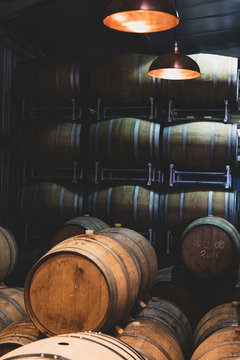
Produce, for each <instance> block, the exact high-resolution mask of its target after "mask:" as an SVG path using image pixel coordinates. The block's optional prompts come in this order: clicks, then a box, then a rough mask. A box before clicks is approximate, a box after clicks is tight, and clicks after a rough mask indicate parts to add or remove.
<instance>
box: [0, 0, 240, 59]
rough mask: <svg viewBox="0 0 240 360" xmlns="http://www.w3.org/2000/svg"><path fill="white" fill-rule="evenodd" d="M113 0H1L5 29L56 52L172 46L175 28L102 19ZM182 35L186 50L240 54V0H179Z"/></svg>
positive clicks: (153, 50)
mask: <svg viewBox="0 0 240 360" xmlns="http://www.w3.org/2000/svg"><path fill="white" fill-rule="evenodd" d="M109 3H110V0H0V29H1V30H2V31H4V32H5V33H7V34H9V36H12V37H15V38H17V39H18V40H19V41H24V42H27V43H29V44H31V45H32V47H33V48H34V49H37V50H38V49H40V50H41V52H43V53H47V54H52V53H58V54H65V55H66V54H68V55H85V56H87V57H88V58H89V59H92V60H93V61H94V60H96V59H99V58H100V57H103V56H105V55H108V54H112V53H121V52H125V53H126V52H140V53H149V54H162V53H165V52H167V51H169V50H170V49H171V47H172V46H173V42H174V30H173V29H172V30H167V31H163V32H158V33H151V34H131V33H122V32H118V31H115V30H111V29H108V28H106V27H105V26H104V25H103V24H102V18H103V14H104V11H105V9H106V7H107V6H108V4H109ZM177 10H178V12H179V15H180V24H179V25H178V27H177V28H176V37H177V39H178V42H179V45H180V49H181V50H182V51H183V52H185V53H186V54H191V53H198V52H205V53H214V54H219V55H227V56H235V57H240V0H214V1H211V0H177Z"/></svg>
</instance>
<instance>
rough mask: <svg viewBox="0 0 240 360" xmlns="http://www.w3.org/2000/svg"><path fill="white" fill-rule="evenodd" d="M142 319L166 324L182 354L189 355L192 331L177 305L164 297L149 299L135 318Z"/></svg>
mask: <svg viewBox="0 0 240 360" xmlns="http://www.w3.org/2000/svg"><path fill="white" fill-rule="evenodd" d="M142 319H143V320H153V321H156V322H158V323H159V324H161V325H163V326H166V327H167V328H168V330H170V331H171V332H172V334H173V335H174V336H175V337H176V339H177V340H178V342H179V344H180V346H181V348H182V351H183V354H185V355H186V356H187V355H190V352H191V349H192V341H193V332H192V328H191V325H190V322H189V321H188V318H187V317H186V315H185V314H184V312H183V310H182V309H181V308H180V307H179V306H178V305H176V304H175V303H173V302H171V301H168V300H165V299H158V300H157V301H152V300H150V301H148V303H147V305H146V307H145V308H143V309H142V311H141V312H140V313H139V314H138V316H137V318H136V320H142Z"/></svg>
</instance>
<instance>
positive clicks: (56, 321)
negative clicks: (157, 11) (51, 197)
mask: <svg viewBox="0 0 240 360" xmlns="http://www.w3.org/2000/svg"><path fill="white" fill-rule="evenodd" d="M134 260H135V259H134V258H133V256H132V254H131V253H130V252H129V251H127V249H126V248H125V247H124V246H122V244H121V243H120V242H118V241H116V240H114V239H111V238H109V237H107V236H104V235H100V234H89V235H78V236H74V237H71V238H69V239H67V240H64V241H62V242H61V243H59V244H57V245H56V246H54V247H53V248H52V249H51V250H50V251H48V252H47V253H46V254H45V255H44V256H43V257H42V258H41V259H40V260H39V261H38V262H37V263H35V265H34V266H33V267H32V269H31V270H30V272H29V274H28V277H27V279H26V283H25V292H24V295H25V304H26V308H27V311H28V314H29V316H30V318H31V320H32V321H33V323H34V324H35V325H36V326H37V328H38V329H39V330H40V331H42V332H43V333H44V334H46V335H48V336H51V335H54V334H61V333H66V332H71V331H86V330H91V331H97V330H101V331H105V330H108V329H110V328H111V327H112V326H113V325H115V324H116V323H117V322H118V321H121V320H123V319H124V318H125V317H126V316H127V315H128V314H129V312H130V311H131V309H132V307H133V305H134V303H135V301H136V299H137V295H138V292H139V287H140V281H141V278H140V273H139V268H138V264H136V262H135V261H134Z"/></svg>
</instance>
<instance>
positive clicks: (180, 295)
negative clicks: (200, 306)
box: [150, 266, 195, 326]
mask: <svg viewBox="0 0 240 360" xmlns="http://www.w3.org/2000/svg"><path fill="white" fill-rule="evenodd" d="M150 294H151V296H152V297H156V298H160V299H165V300H168V301H171V302H173V303H175V304H176V305H178V306H179V307H180V308H182V309H183V311H184V314H186V316H187V317H188V320H189V321H190V323H191V326H194V324H195V303H194V300H193V296H192V292H191V289H190V284H189V283H188V282H187V279H186V276H185V274H184V273H182V271H180V270H177V269H176V268H175V266H169V267H166V268H162V269H159V270H158V272H157V275H156V278H155V282H154V285H153V287H152V289H151V292H150Z"/></svg>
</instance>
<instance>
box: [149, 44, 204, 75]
mask: <svg viewBox="0 0 240 360" xmlns="http://www.w3.org/2000/svg"><path fill="white" fill-rule="evenodd" d="M148 75H150V76H153V77H157V78H161V79H166V80H188V79H195V78H198V77H199V76H200V75H201V73H200V69H199V66H198V64H197V63H196V61H194V60H193V59H192V58H190V57H189V56H187V55H184V54H181V53H180V52H179V50H178V46H177V44H175V49H174V52H172V53H169V54H164V55H161V56H159V57H157V58H156V59H155V60H154V61H153V62H152V64H151V66H150V68H149V71H148Z"/></svg>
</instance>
